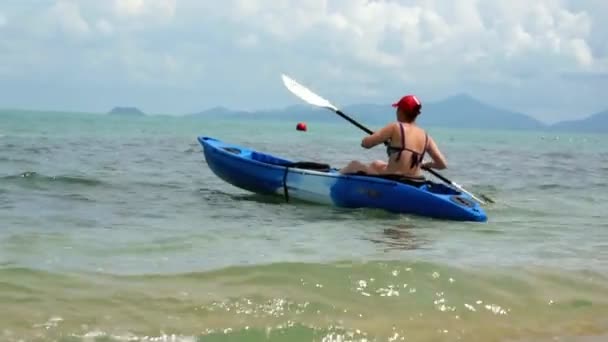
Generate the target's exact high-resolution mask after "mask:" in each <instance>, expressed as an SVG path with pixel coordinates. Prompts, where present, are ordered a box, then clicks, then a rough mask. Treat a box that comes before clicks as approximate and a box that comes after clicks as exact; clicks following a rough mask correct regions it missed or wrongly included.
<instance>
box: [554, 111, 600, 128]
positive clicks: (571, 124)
mask: <svg viewBox="0 0 608 342" xmlns="http://www.w3.org/2000/svg"><path fill="white" fill-rule="evenodd" d="M549 128H550V129H551V130H555V131H576V132H586V133H608V110H605V111H603V112H599V113H596V114H593V115H590V116H588V117H586V118H584V119H581V120H569V121H562V122H558V123H556V124H553V125H551V126H550V127H549Z"/></svg>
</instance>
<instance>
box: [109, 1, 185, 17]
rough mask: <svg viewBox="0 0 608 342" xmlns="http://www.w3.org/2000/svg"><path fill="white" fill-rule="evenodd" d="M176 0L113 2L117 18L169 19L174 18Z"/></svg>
mask: <svg viewBox="0 0 608 342" xmlns="http://www.w3.org/2000/svg"><path fill="white" fill-rule="evenodd" d="M176 1H177V0H114V13H115V14H116V15H117V16H118V17H149V18H154V19H157V20H158V19H161V20H165V19H171V18H173V17H174V16H175V8H176Z"/></svg>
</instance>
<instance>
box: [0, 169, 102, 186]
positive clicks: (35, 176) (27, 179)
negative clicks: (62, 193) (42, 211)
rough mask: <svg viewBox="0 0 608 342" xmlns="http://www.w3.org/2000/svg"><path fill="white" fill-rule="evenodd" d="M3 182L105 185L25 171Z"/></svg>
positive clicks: (91, 180)
mask: <svg viewBox="0 0 608 342" xmlns="http://www.w3.org/2000/svg"><path fill="white" fill-rule="evenodd" d="M0 179H2V180H5V181H13V182H24V183H28V184H37V185H45V184H50V185H53V184H64V185H84V186H101V185H104V184H105V183H104V182H103V181H101V180H99V179H96V178H91V177H81V176H69V175H60V176H46V175H43V174H40V173H37V172H35V171H25V172H22V173H19V174H15V175H10V176H5V177H2V178H0Z"/></svg>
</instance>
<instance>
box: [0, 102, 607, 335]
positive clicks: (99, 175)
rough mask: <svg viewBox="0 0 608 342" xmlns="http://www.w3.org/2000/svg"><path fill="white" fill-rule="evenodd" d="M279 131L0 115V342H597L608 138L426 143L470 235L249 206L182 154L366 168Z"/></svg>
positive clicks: (313, 209) (335, 134)
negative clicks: (240, 151) (474, 198)
mask: <svg viewBox="0 0 608 342" xmlns="http://www.w3.org/2000/svg"><path fill="white" fill-rule="evenodd" d="M328 115H331V114H328ZM301 121H306V118H304V117H303V118H302V119H301ZM295 124H296V122H289V121H285V122H267V121H260V120H255V118H251V119H247V120H241V121H221V120H212V121H210V120H201V119H198V120H197V119H192V118H172V117H146V118H116V117H107V116H103V115H95V114H64V113H27V112H7V111H5V112H2V113H0V222H1V224H0V306H1V307H2V308H3V312H5V314H4V315H3V316H4V318H2V319H0V337H1V338H0V339H1V340H6V341H18V340H27V341H29V340H36V341H55V340H59V341H80V340H103V341H108V340H110V341H113V340H142V341H146V340H147V341H152V340H159V341H160V340H172V338H174V339H175V340H184V341H191V340H201V341H207V340H212V341H215V340H219V341H223V340H247V341H249V340H256V341H257V340H289V341H293V340H296V341H311V340H315V341H337V340H341V341H344V340H357V341H359V340H378V341H388V340H402V339H404V340H416V341H454V340H466V341H469V340H483V341H533V340H534V341H538V340H541V341H542V340H546V341H549V340H554V338H560V340H567V341H570V340H579V339H582V338H585V339H588V340H590V341H591V340H594V339H596V340H598V341H600V340H604V339H605V338H606V335H607V334H608V296H606V293H608V279H607V278H606V276H605V274H606V271H608V224H607V223H606V220H605V218H606V214H605V209H606V204H605V203H606V200H608V195H606V190H607V188H608V186H607V183H606V175H607V174H608V147H607V146H608V137H607V136H601V135H582V134H564V133H560V134H554V133H553V134H548V133H546V132H525V133H522V132H508V131H474V130H469V131H467V130H453V129H447V128H441V129H440V128H429V131H430V133H431V134H432V135H433V136H434V138H435V139H436V141H437V142H438V144H439V146H440V148H441V149H442V151H443V152H444V153H445V154H446V156H447V158H448V163H449V169H448V170H446V171H444V172H442V174H444V175H445V176H447V177H448V178H450V179H452V180H454V181H456V182H458V183H459V184H461V185H462V186H464V187H465V188H466V189H468V190H470V191H472V192H474V193H483V194H485V195H487V196H489V197H491V198H493V199H494V200H495V202H496V203H494V204H491V205H489V206H487V207H486V210H487V212H488V215H489V221H488V222H487V223H484V224H478V223H459V222H445V221H438V220H431V219H427V218H421V217H414V216H408V215H394V214H388V213H385V212H382V211H379V210H345V209H338V208H331V207H325V206H317V205H304V204H297V205H296V204H291V203H283V202H282V201H281V199H280V198H279V199H270V198H266V197H261V196H256V195H253V194H249V193H247V192H245V191H242V190H239V189H236V188H234V187H232V186H230V185H228V184H226V183H224V182H222V181H221V180H220V179H218V178H217V177H215V176H214V175H213V174H212V173H211V171H210V170H209V169H208V168H207V166H206V164H205V161H204V157H203V155H202V152H201V148H200V146H199V145H198V143H197V142H196V137H197V136H198V135H209V136H213V137H216V138H219V139H222V140H226V141H231V142H235V143H238V144H244V145H247V146H251V147H254V148H257V149H260V150H263V151H266V152H270V153H273V154H277V155H281V156H284V157H288V158H292V159H297V160H308V161H318V162H329V163H331V164H332V165H334V166H341V165H344V164H346V163H347V162H348V161H350V160H351V159H364V160H373V159H382V158H384V154H383V151H382V149H381V148H377V149H373V150H363V149H361V148H360V147H359V142H360V139H361V138H362V136H363V135H362V134H363V132H361V131H360V130H359V129H357V128H356V127H354V126H352V125H350V124H349V123H348V122H346V121H344V120H341V119H339V118H337V119H336V120H335V121H332V122H328V123H317V122H309V123H308V128H309V131H308V132H305V133H303V132H298V131H296V130H295ZM370 128H372V129H375V128H377V127H370ZM172 336H174V337H172Z"/></svg>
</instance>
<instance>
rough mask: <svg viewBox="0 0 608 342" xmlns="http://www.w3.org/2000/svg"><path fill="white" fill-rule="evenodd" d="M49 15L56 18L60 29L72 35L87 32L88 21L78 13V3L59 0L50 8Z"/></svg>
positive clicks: (81, 34)
mask: <svg viewBox="0 0 608 342" xmlns="http://www.w3.org/2000/svg"><path fill="white" fill-rule="evenodd" d="M49 12H50V16H51V17H52V19H54V20H57V23H58V24H59V27H60V28H61V30H62V31H63V32H64V33H66V34H68V35H73V36H83V35H86V34H87V33H89V31H90V28H89V24H88V22H87V21H86V20H85V19H84V18H83V17H82V15H81V14H80V8H79V6H78V3H77V2H75V1H69V0H60V1H58V2H57V3H55V5H54V6H53V7H52V8H51V10H50V11H49Z"/></svg>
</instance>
